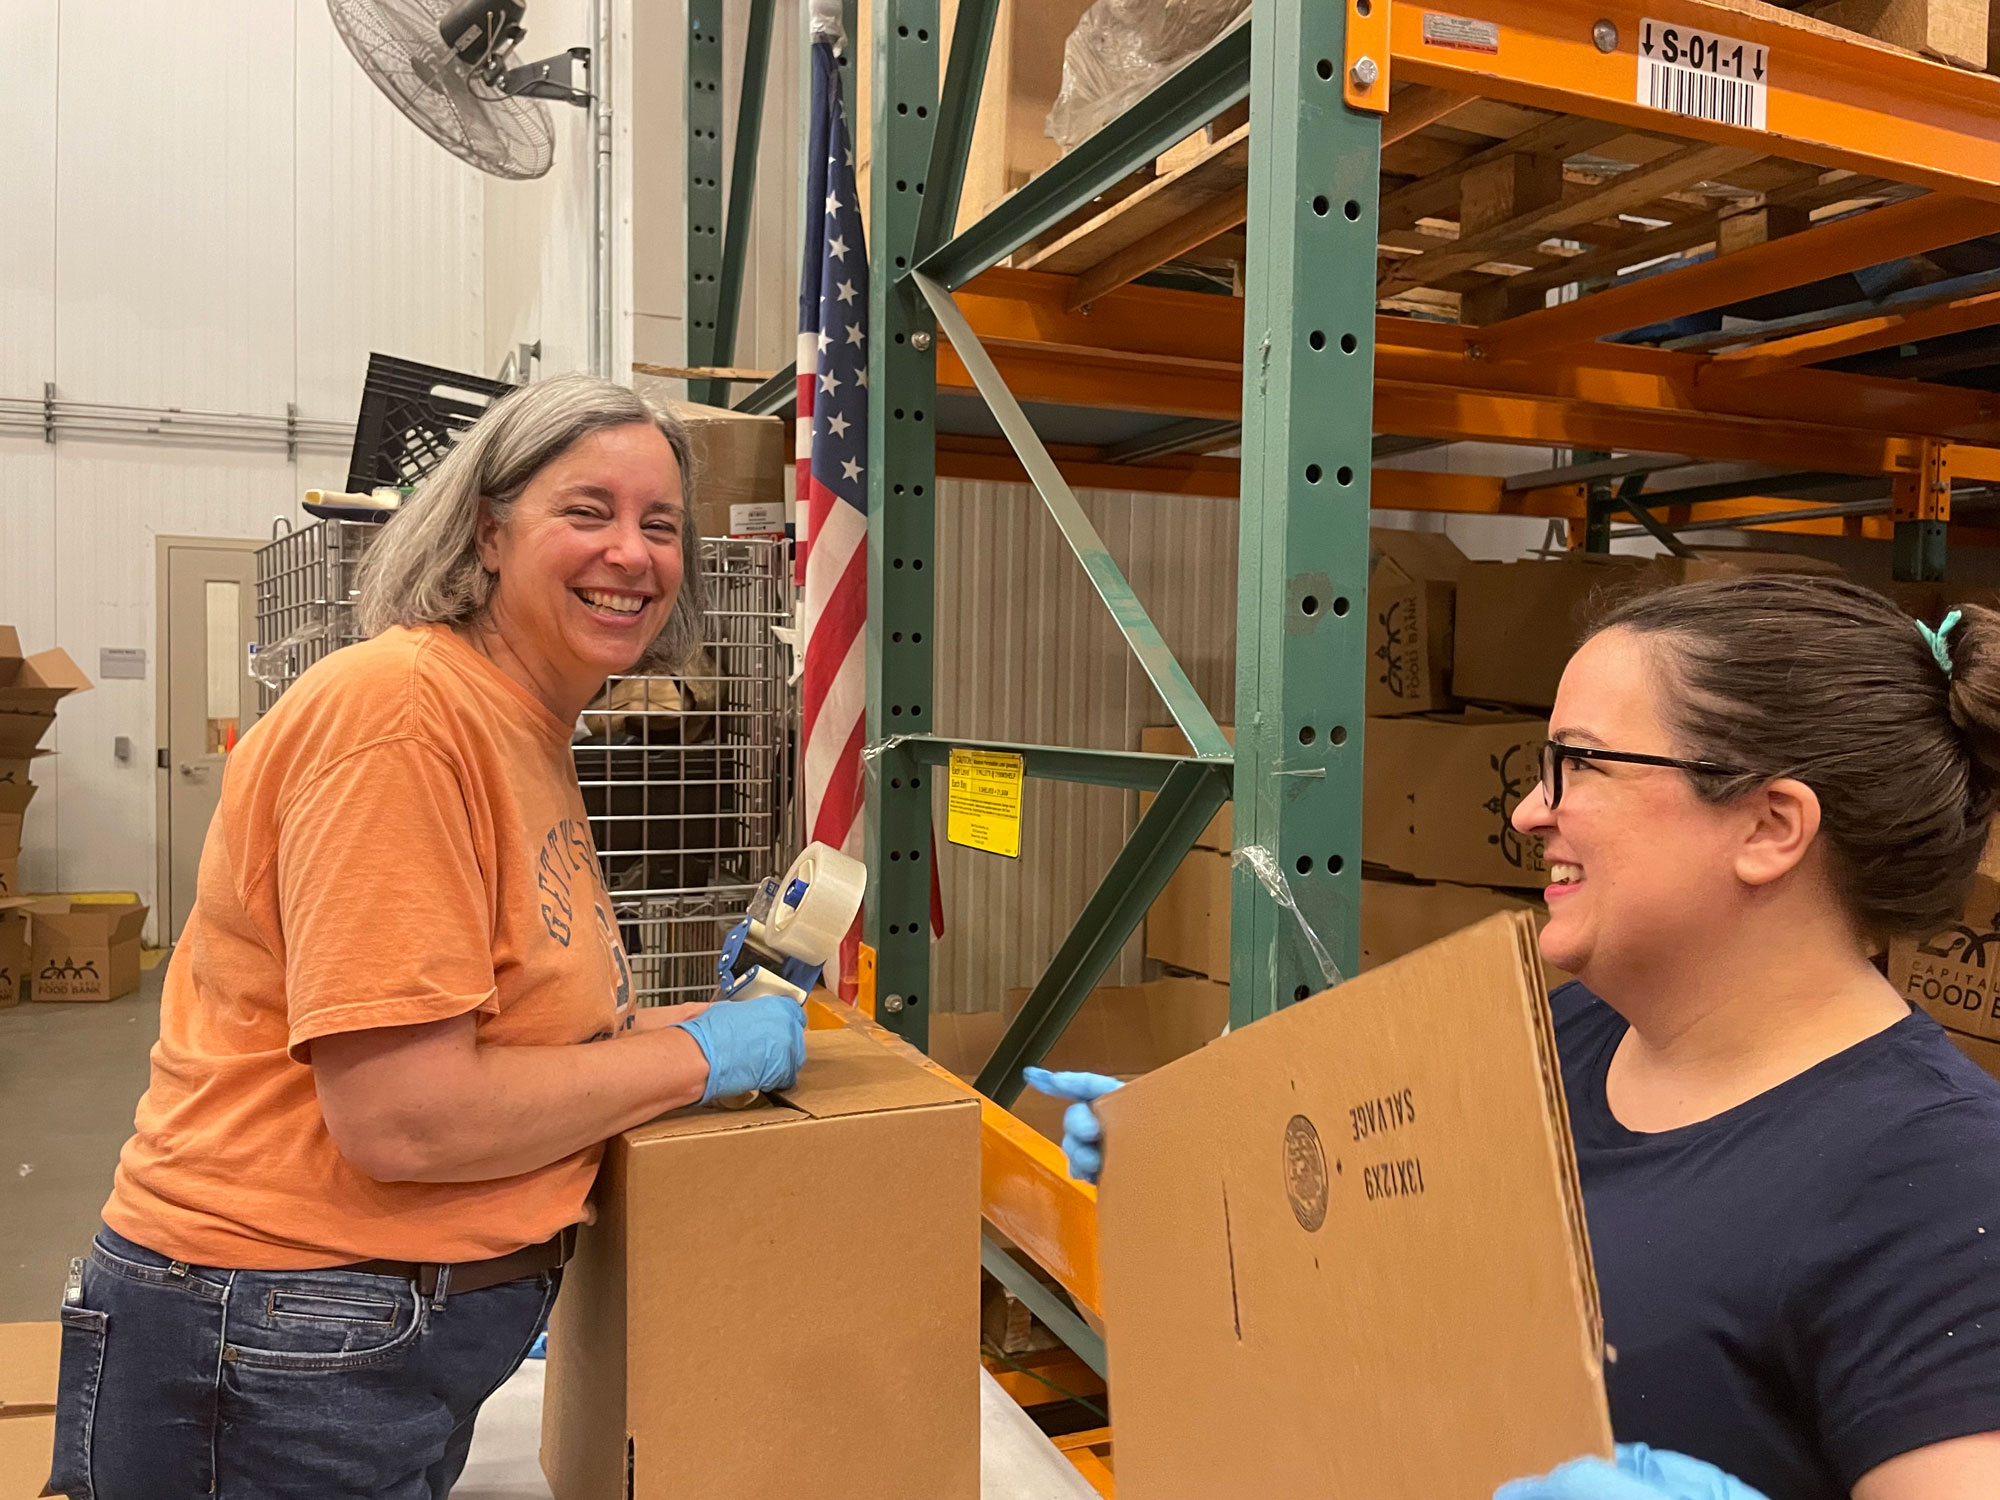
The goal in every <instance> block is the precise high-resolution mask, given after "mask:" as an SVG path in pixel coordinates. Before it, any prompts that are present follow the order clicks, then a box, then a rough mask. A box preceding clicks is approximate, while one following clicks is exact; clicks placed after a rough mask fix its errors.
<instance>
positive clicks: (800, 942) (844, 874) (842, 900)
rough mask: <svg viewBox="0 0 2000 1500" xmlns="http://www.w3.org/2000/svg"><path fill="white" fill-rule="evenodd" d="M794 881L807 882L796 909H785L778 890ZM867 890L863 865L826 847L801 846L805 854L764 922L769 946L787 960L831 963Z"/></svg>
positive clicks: (821, 845) (858, 912)
mask: <svg viewBox="0 0 2000 1500" xmlns="http://www.w3.org/2000/svg"><path fill="white" fill-rule="evenodd" d="M795 880H803V881H804V882H805V883H806V893H805V895H804V896H803V897H801V898H800V900H799V904H798V905H797V906H788V905H786V904H785V899H784V894H783V891H789V890H790V889H791V888H792V882H793V881H795ZM867 889H868V867H867V866H866V865H864V864H862V863H861V861H860V860H858V859H849V858H848V857H847V856H846V855H845V854H842V853H841V852H840V851H839V850H838V849H833V848H829V847H828V846H827V845H825V844H808V845H806V851H805V853H803V854H801V855H800V856H799V857H798V860H797V862H796V863H794V864H793V866H792V867H791V869H790V870H788V871H787V872H786V873H785V880H784V886H783V891H781V892H780V894H779V897H778V905H777V908H776V910H774V911H773V912H772V913H771V920H770V922H769V923H768V924H766V927H765V931H766V932H768V933H769V934H770V938H771V943H772V946H774V947H775V948H777V950H778V951H779V952H780V953H782V954H784V955H785V957H787V958H797V959H803V960H804V961H805V962H807V963H813V964H823V963H830V962H832V961H833V959H834V958H835V957H836V956H838V954H839V953H840V940H841V939H842V938H844V937H846V936H847V932H848V929H849V928H851V927H852V926H853V925H854V919H855V918H856V917H857V916H859V915H860V913H861V897H862V896H863V894H864V893H865V892H866V891H867Z"/></svg>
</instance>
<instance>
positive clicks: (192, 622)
mask: <svg viewBox="0 0 2000 1500" xmlns="http://www.w3.org/2000/svg"><path fill="white" fill-rule="evenodd" d="M261 545H262V543H260V542H255V541H241V542H238V541H230V540H224V539H220V538H216V537H161V538H160V539H159V549H160V558H159V577H160V583H161V588H160V594H159V600H160V605H159V621H160V648H159V649H160V677H159V698H160V711H159V735H160V750H159V760H158V765H159V772H158V781H159V799H160V813H161V816H160V887H161V888H160V910H161V915H162V916H163V918H164V922H163V924H162V925H163V927H164V931H162V932H161V934H160V936H161V938H162V940H163V941H167V942H171V941H173V940H174V939H176V938H178V937H179V936H180V933H181V927H182V926H183V925H184V924H185V923H186V921H187V918H188V913H189V912H190V911H192V910H193V909H194V889H195V876H196V873H197V872H198V871H199V870H200V868H201V845H202V840H203V839H205V838H206V837H207V836H208V823H209V819H211V818H213V817H214V816H215V806H216V803H217V801H218V800H220V798H221V796H222V767H223V762H224V760H225V759H226V758H227V756H228V753H229V750H230V748H231V747H232V746H233V745H234V744H235V743H236V741H237V740H238V739H239V738H241V736H242V735H243V733H244V731H246V730H247V729H249V727H250V725H251V722H252V721H253V720H254V719H255V718H256V715H257V691H256V683H255V681H254V680H253V679H252V678H251V676H250V649H249V648H250V642H252V641H253V640H255V639H256V638H257V633H256V625H257V557H256V549H257V548H258V547H259V546H261Z"/></svg>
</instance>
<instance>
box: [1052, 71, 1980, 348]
mask: <svg viewBox="0 0 2000 1500" xmlns="http://www.w3.org/2000/svg"><path fill="white" fill-rule="evenodd" d="M1383 140H1384V146H1383V150H1382V179H1381V182H1382V186H1381V200H1380V203H1381V206H1380V222H1379V231H1378V245H1377V283H1378V288H1379V294H1380V301H1379V306H1380V307H1381V309H1382V310H1383V311H1385V312H1401V313H1409V314H1414V315H1417V316H1422V317H1427V318H1443V319H1448V320H1451V321H1458V322H1464V323H1469V324H1478V325H1484V324H1487V323H1492V322H1497V321H1500V320H1502V319H1505V318H1509V317H1514V316H1517V315H1519V314H1520V313H1523V312H1526V311H1529V310H1531V309H1533V308H1536V307H1540V306H1542V305H1543V304H1544V302H1545V301H1546V300H1547V298H1548V296H1549V294H1550V293H1551V292H1552V291H1554V290H1555V289H1557V288H1560V287H1567V286H1570V285H1572V284H1575V285H1577V286H1578V287H1579V288H1580V289H1581V291H1582V293H1583V294H1585V295H1587V294H1588V293H1589V292H1590V291H1591V290H1593V289H1594V288H1595V287H1597V286H1601V285H1604V284H1607V283H1609V282H1610V281H1611V280H1612V279H1613V278H1615V277H1617V276H1618V275H1620V274H1621V273H1625V272H1629V271H1631V270H1633V269H1636V268H1640V267H1644V266H1647V265H1648V264H1649V263H1666V262H1668V261H1670V260H1671V259H1672V258H1676V257H1700V256H1706V255H1709V254H1713V253H1723V254H1726V253H1729V252H1731V251H1735V250H1739V249H1743V248H1746V247H1748V246H1750V245H1754V244H1759V243H1762V242H1763V241H1765V240H1769V239H1777V238H1780V237H1782V236H1784V235H1787V234H1792V233H1796V232H1797V231H1799V230H1801V229H1804V228H1806V227H1808V226H1809V225H1811V224H1813V223H1815V222H1820V221H1823V220H1825V219H1828V218H1830V217H1834V216H1838V215H1844V214H1848V213H1852V212H1855V211H1857V210H1864V209H1867V208H1871V207H1879V206H1881V205H1883V204H1886V203H1890V202H1894V201H1897V200H1899V199H1902V198H1906V197H1910V196H1913V195H1914V194H1915V193H1916V192H1917V191H1918V190H1917V189H1914V188H1911V187H1908V186H1905V185H1902V184H1898V183H1893V182H1890V181H1887V180H1886V179H1882V178H1874V177H1863V176H1860V175H1857V174H1855V173H1853V172H1846V171H1837V170H1836V171H1829V170H1825V169H1822V168H1819V167H1816V166H1812V165H1808V164H1806V163H1802V162H1796V161H1789V160H1786V159H1784V158H1782V157H1774V156H1764V155H1759V154H1758V153H1756V152H1754V151H1750V150H1744V149H1739V148H1732V147H1724V146H1715V145H1710V144H1707V143H1703V142H1696V141H1688V140H1684V139H1681V138H1678V137H1676V136H1673V135H1671V134H1668V133H1666V132H1664V131H1635V130H1631V129H1628V128H1626V127H1623V126H1619V125H1613V124H1608V123H1606V122H1604V121H1600V120H1593V119H1589V118H1585V117H1582V116H1574V115H1560V114H1552V113H1549V112H1546V111H1542V110H1535V109H1529V108H1524V107H1522V106H1518V105H1513V104H1507V103H1502V102H1500V101H1497V100H1491V99H1479V98H1470V97H1466V96H1462V95H1454V94H1451V93H1450V92H1448V91H1446V90H1443V89H1437V88H1430V87H1427V86H1424V85H1405V86H1403V87H1401V88H1399V89H1398V90H1397V91H1396V93H1395V94H1394V95H1392V98H1391V106H1390V110H1389V114H1388V116H1387V118H1386V121H1385V124H1384V128H1383ZM1249 151H1250V141H1249V128H1248V126H1247V124H1245V125H1238V126H1235V127H1234V128H1231V129H1227V130H1218V129H1216V128H1215V127H1211V129H1210V131H1209V132H1208V133H1207V134H1206V135H1205V136H1203V137H1197V138H1191V139H1190V141H1189V142H1188V143H1185V144H1184V145H1183V146H1181V147H1176V148H1175V149H1174V150H1173V151H1170V152H1168V153H1166V154H1165V155H1163V156H1162V157H1161V158H1160V159H1159V160H1158V161H1157V162H1156V163H1154V164H1152V165H1151V166H1150V167H1149V168H1147V169H1146V170H1145V171H1142V172H1140V173H1137V174H1134V176H1132V177H1131V178H1128V179H1127V180H1126V181H1125V182H1123V183H1121V184H1120V185H1119V186H1118V187H1117V188H1116V189H1114V190H1113V191H1112V192H1110V193H1107V194H1106V195H1105V196H1104V197H1102V198H1100V199H1099V200H1098V201H1097V202H1096V203H1094V204H1092V205H1090V206H1089V207H1088V208H1086V209H1084V210H1082V211H1080V212H1078V213H1077V214H1075V215H1072V216H1071V217H1070V219H1068V220H1067V221H1065V222H1064V223H1062V224H1059V225H1057V226H1056V227H1055V229H1053V230H1052V231H1050V232H1049V233H1048V234H1045V235H1044V236H1042V237H1041V239H1040V240H1038V241H1037V242H1036V243H1035V244H1033V245H1031V246H1029V247H1027V248H1026V249H1025V250H1024V251H1022V252H1021V253H1020V254H1019V255H1017V256H1016V257H1015V258H1014V261H1013V264H1014V265H1016V266H1018V267H1022V268H1025V269H1032V270H1039V271H1052V272H1060V273H1062V274H1064V275H1068V276H1071V277H1073V278H1074V282H1073V285H1072V288H1071V291H1070V293H1069V295H1068V299H1067V301H1068V305H1069V306H1070V307H1071V308H1072V309H1075V308H1079V307H1088V306H1089V305H1090V304H1091V303H1092V302H1093V301H1095V300H1096V299H1097V298H1099V297H1102V296H1103V295H1105V293H1107V292H1109V291H1111V290H1113V289H1115V288H1117V287H1120V286H1124V285H1126V284H1127V283H1129V282H1132V281H1134V280H1137V279H1138V278H1139V277H1141V276H1144V275H1147V274H1148V273H1150V272H1153V271H1156V270H1159V269H1162V268H1167V269H1173V268H1176V267H1183V266H1188V265H1195V266H1203V267H1209V268H1215V267H1222V268H1225V269H1227V268H1234V270H1235V273H1236V283H1237V288H1238V290H1239V291H1240V289H1241V265H1242V260H1243V255H1244V250H1245V244H1244V239H1243V233H1242V227H1243V221H1244V217H1245V212H1246V207H1247V203H1246V198H1247V183H1248V175H1249ZM1939 274H1941V275H1942V274H1944V273H1943V272H1940V273H1939Z"/></svg>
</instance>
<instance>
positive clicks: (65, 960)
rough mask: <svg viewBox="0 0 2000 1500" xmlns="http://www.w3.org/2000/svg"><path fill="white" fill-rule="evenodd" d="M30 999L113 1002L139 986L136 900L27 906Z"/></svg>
mask: <svg viewBox="0 0 2000 1500" xmlns="http://www.w3.org/2000/svg"><path fill="white" fill-rule="evenodd" d="M27 910H28V992H27V998H28V999H30V1000H48V1001H59V1000H60V1001H74V1000H91V1001H97V1000H116V999H117V998H118V997H119V996H120V995H129V994H131V993H132V991H134V990H136V989H137V988H139V939H140V934H141V933H143V932H144V931H145V928H146V905H145V903H144V902H141V901H71V900H69V899H67V898H65V897H56V898H53V899H50V900H46V901H37V902H35V903H33V904H32V905H30V906H29V907H28V908H27Z"/></svg>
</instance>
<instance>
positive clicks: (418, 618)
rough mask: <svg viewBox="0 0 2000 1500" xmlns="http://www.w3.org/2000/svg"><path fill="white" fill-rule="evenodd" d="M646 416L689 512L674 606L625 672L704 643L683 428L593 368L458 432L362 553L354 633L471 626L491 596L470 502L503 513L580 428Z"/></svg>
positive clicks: (676, 663)
mask: <svg viewBox="0 0 2000 1500" xmlns="http://www.w3.org/2000/svg"><path fill="white" fill-rule="evenodd" d="M634 422H650V423H651V424H652V425H653V426H654V427H656V428H658V429H659V431H660V435H661V436H662V437H664V438H665V439H666V440H667V442H668V444H669V445H670V446H671V447H672V448H673V450H674V458H675V460H676V461H677V462H678V463H679V464H680V469H681V493H682V497H683V499H684V502H685V504H686V507H687V516H686V519H685V522H684V524H683V525H682V527H681V588H680V594H679V595H678V597H676V598H675V600H674V607H673V611H672V612H671V613H670V614H669V615H668V616H667V623H666V624H665V625H664V626H662V627H661V629H660V633H659V635H657V636H656V637H654V639H653V643H652V644H651V645H650V646H648V647H647V648H646V652H645V655H643V656H642V657H640V658H639V660H638V662H637V663H635V664H634V665H633V667H632V668H631V672H632V675H634V676H644V675H648V674H655V673H674V672H678V671H681V670H683V669H684V668H685V667H686V666H687V665H688V664H689V663H690V662H692V661H693V660H694V657H695V654H696V653H697V652H698V651H699V650H700V649H701V644H702V616H703V613H704V611H705V609H706V607H707V596H708V586H707V582H706V580H705V579H704V578H703V576H702V571H701V546H700V542H701V538H700V536H699V534H698V533H697V532H696V529H695V520H694V483H695V474H694V471H693V464H692V463H691V461H690V455H689V448H688V433H687V428H686V427H685V426H684V425H683V424H682V423H681V421H680V419H679V418H678V417H674V416H671V415H669V414H667V413H665V412H662V411H660V410H658V409H657V408H655V407H654V406H653V405H652V404H651V403H649V402H648V401H647V400H646V399H645V397H643V396H641V395H639V394H638V393H637V392H636V391H633V390H629V389H627V388H626V387H625V386H622V385H615V384H613V383H612V382H611V381H609V380H601V379H599V378H598V377H597V376H595V375H555V376H551V377H550V378H549V379H547V380H539V381H536V382H535V383H534V384H533V385H529V386H523V387H522V388H521V389H520V390H518V391H512V392H509V393H508V394H507V395H505V396H502V397H501V398H500V399H499V400H498V401H496V402H494V403H493V405H492V406H491V407H490V408H489V409H488V410H487V412H486V415H485V416H483V417H481V418H480V419H479V420H478V421H477V422H475V423H474V424H473V425H472V427H471V428H470V429H469V430H468V431H467V432H466V434H465V435H464V437H462V438H461V439H459V441H458V443H457V445H456V446H454V447H453V448H452V450H451V452H450V453H449V454H447V455H446V457H445V460H444V462H443V463H441V464H439V465H438V466H437V468H436V469H434V470H432V472H431V474H430V477H429V478H427V479H426V480H425V481H424V482H423V485H422V486H421V487H420V488H419V489H418V490H417V492H416V494H415V495H414V496H412V497H411V499H410V500H409V501H408V502H406V503H405V504H404V506H403V508H402V509H401V510H399V511H397V512H396V514H395V515H394V516H393V517H391V518H390V520H389V521H388V522H387V523H386V524H384V526H383V528H382V534H381V535H380V536H378V537H376V538H375V541H374V544H373V545H372V546H370V547H369V549H368V551H367V552H366V553H365V554H364V555H363V557H362V560H361V574H360V600H359V602H358V604H357V606H356V614H357V617H358V623H359V625H360V627H361V630H362V632H363V634H365V635H371V636H372V635H376V634H378V633H379V632H381V631H384V630H387V629H389V628H390V627H391V626H392V625H469V624H472V623H474V622H475V621H477V620H479V619H481V618H482V617H483V616H484V615H485V613H486V609H487V605H488V604H489V603H490V602H491V600H492V598H493V584H494V577H495V575H493V574H492V573H489V572H488V571H487V570H486V567H485V564H483V563H482V562H481V561H480V560H479V546H478V537H479V502H480V501H481V500H482V499H484V500H485V501H486V502H487V503H488V504H489V505H490V506H491V507H492V512H493V518H494V520H495V521H497V522H499V523H500V524H501V525H503V526H504V525H506V524H507V516H508V513H509V512H510V511H511V510H512V509H513V506H514V502H515V501H516V500H518V499H520V498H521V492H522V491H523V490H525V489H526V488H527V487H528V482H529V481H530V480H532V479H533V478H534V477H535V475H536V474H538V473H540V472H541V471H542V469H543V468H545V467H546V466H547V465H548V464H550V463H551V462H553V461H554V460H555V459H556V458H557V457H559V456H560V455H561V454H563V453H564V452H565V451H567V450H568V448H569V447H570V445H571V444H573V443H575V442H576V441H577V440H578V439H579V438H584V437H587V436H589V435H590V434H591V433H593V432H600V431H602V430H603V429H605V428H607V427H625V426H629V425H631V424H632V423H634Z"/></svg>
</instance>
